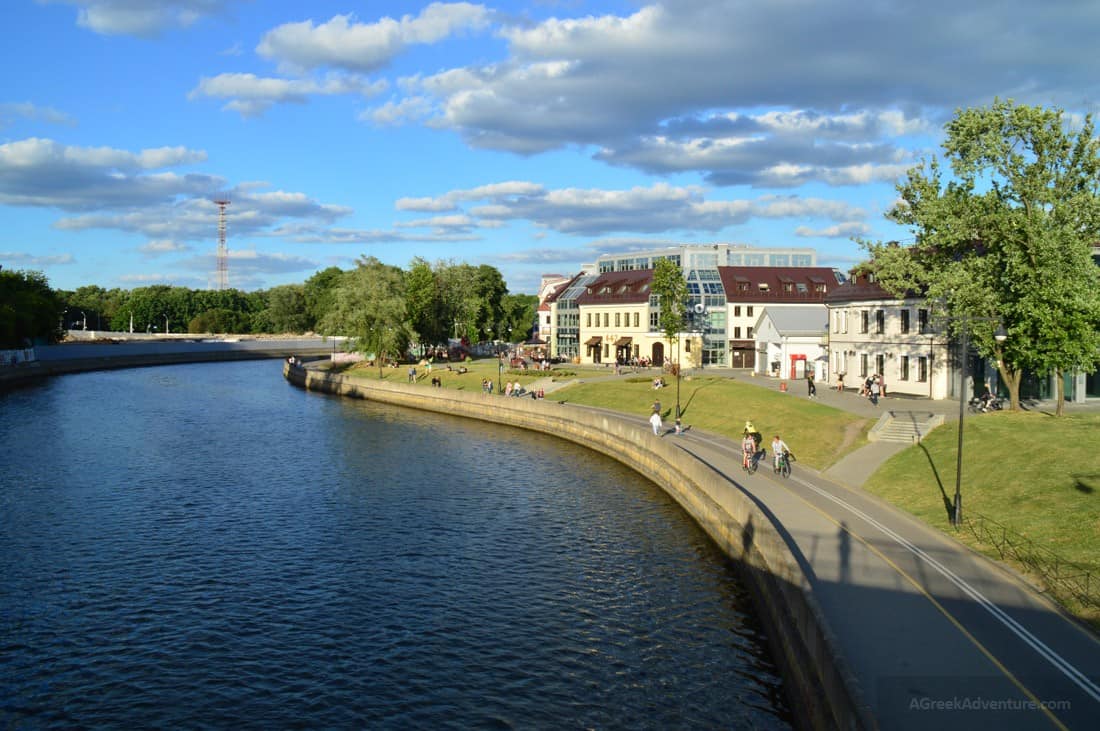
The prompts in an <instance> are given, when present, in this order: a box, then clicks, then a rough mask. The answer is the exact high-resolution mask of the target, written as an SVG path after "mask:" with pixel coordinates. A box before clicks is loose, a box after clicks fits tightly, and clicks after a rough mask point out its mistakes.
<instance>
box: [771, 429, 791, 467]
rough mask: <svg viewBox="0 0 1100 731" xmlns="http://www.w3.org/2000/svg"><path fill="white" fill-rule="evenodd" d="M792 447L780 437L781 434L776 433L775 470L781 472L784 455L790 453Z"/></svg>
mask: <svg viewBox="0 0 1100 731" xmlns="http://www.w3.org/2000/svg"><path fill="white" fill-rule="evenodd" d="M790 451H791V448H790V447H788V446H787V443H786V442H784V441H783V440H782V439H780V438H779V435H778V434H776V435H775V439H773V440H772V457H773V458H774V459H775V471H776V472H779V467H780V466H781V465H782V464H783V457H785V456H786V455H788V454H790Z"/></svg>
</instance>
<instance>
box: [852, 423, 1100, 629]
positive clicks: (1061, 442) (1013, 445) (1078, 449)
mask: <svg viewBox="0 0 1100 731" xmlns="http://www.w3.org/2000/svg"><path fill="white" fill-rule="evenodd" d="M1098 434H1100V415H1097V414H1078V415H1072V416H1065V417H1062V418H1057V419H1056V418H1054V417H1051V416H1048V415H1045V414H1038V413H1019V414H1012V413H996V414H986V415H982V416H980V417H977V418H971V419H967V420H966V425H965V432H964V444H963V481H962V498H963V514H964V516H967V517H969V518H971V519H973V520H976V521H977V520H978V518H979V516H983V517H984V518H985V519H987V520H991V521H995V523H996V524H993V523H989V522H986V523H985V527H986V528H987V529H989V530H988V533H987V532H985V531H982V530H980V525H981V524H980V523H979V530H978V531H974V530H969V529H966V528H964V529H962V530H960V531H958V533H956V532H955V531H954V529H953V528H951V521H950V509H949V508H950V505H951V503H952V500H953V498H954V495H955V473H956V470H955V468H956V458H957V455H958V452H957V446H958V431H957V428H956V424H947V425H945V426H943V427H940V428H939V429H937V430H935V431H934V432H933V433H932V434H930V435H929V436H928V437H927V438H926V439H925V440H924V441H923V442H922V443H921V444H920V445H919V446H917V447H913V448H911V449H907V450H905V451H904V452H901V453H900V454H898V455H896V456H894V457H893V458H892V459H890V460H889V461H888V462H887V463H886V464H885V465H883V466H882V467H881V468H880V469H879V470H878V471H877V472H876V473H875V474H874V475H873V476H872V477H871V479H870V480H869V481H868V482H867V483H866V484H865V485H864V489H866V490H868V491H869V492H873V493H875V494H876V495H879V496H880V497H882V498H884V499H886V500H888V501H889V502H890V503H892V504H894V505H897V506H898V507H900V508H902V509H904V510H907V511H909V512H910V513H912V514H913V515H915V516H917V517H918V518H920V519H921V520H923V521H925V522H927V523H929V524H930V525H933V526H935V527H937V528H940V529H941V530H943V531H945V532H947V533H951V534H953V535H956V536H957V537H958V539H959V540H961V541H963V542H964V543H967V544H968V545H970V546H972V547H974V548H975V549H977V550H979V551H981V552H982V553H985V554H986V555H988V556H990V557H992V558H995V559H997V560H1002V553H1004V551H1003V548H1004V544H1005V543H1006V542H1009V543H1011V544H1014V545H1015V548H1012V549H1011V551H1010V553H1016V554H1023V559H1022V560H1021V558H1020V557H1016V558H1013V557H1012V556H1011V555H1009V556H1006V557H1003V560H1005V561H1006V562H1007V563H1009V564H1010V565H1012V566H1014V567H1015V568H1017V569H1018V570H1020V571H1022V572H1024V573H1026V574H1027V575H1028V576H1029V577H1031V578H1032V579H1033V580H1035V581H1036V583H1038V584H1040V585H1041V586H1043V588H1046V589H1048V590H1050V591H1051V593H1052V594H1053V595H1055V596H1056V597H1057V598H1058V599H1059V601H1061V602H1062V603H1063V604H1064V605H1065V606H1066V607H1067V608H1069V609H1070V610H1071V611H1072V612H1074V613H1075V614H1076V615H1078V616H1080V617H1082V618H1084V619H1086V620H1088V621H1090V622H1091V623H1092V624H1093V625H1094V626H1096V627H1098V628H1100V608H1097V607H1091V606H1088V605H1087V604H1086V603H1083V602H1081V601H1080V600H1079V599H1077V598H1076V597H1074V596H1072V593H1073V592H1072V590H1069V589H1067V588H1066V587H1065V586H1062V585H1060V584H1058V583H1057V582H1053V581H1049V580H1047V579H1044V578H1043V576H1042V573H1043V571H1042V570H1041V569H1039V568H1038V567H1039V566H1041V565H1043V564H1044V563H1046V564H1050V563H1052V562H1053V560H1054V559H1053V557H1051V556H1050V555H1048V554H1046V553H1045V551H1044V550H1043V549H1047V550H1049V551H1052V552H1054V553H1055V554H1057V556H1058V557H1060V558H1061V559H1063V560H1065V561H1068V562H1070V563H1071V564H1074V565H1076V566H1077V567H1078V571H1077V573H1080V572H1083V571H1088V572H1091V574H1092V576H1091V587H1092V592H1093V594H1094V595H1096V596H1100V450H1098V449H1097V435H1098ZM975 532H977V533H979V534H980V535H975ZM990 533H991V534H992V535H989V534H990ZM1016 535H1018V536H1020V537H1022V538H1026V539H1027V541H1023V540H1020V539H1019V538H1016V537H1015V536H1016ZM982 538H984V539H985V540H982ZM1029 542H1030V543H1029ZM998 544H999V545H1000V546H1001V548H998ZM1036 547H1037V548H1036ZM1030 554H1034V558H1033V559H1032V558H1028V556H1029V555H1030ZM1050 570H1051V569H1049V568H1048V569H1046V571H1048V572H1049V571H1050ZM1059 571H1060V572H1061V573H1062V574H1066V575H1072V574H1073V573H1074V570H1073V569H1072V568H1070V567H1067V566H1061V567H1059Z"/></svg>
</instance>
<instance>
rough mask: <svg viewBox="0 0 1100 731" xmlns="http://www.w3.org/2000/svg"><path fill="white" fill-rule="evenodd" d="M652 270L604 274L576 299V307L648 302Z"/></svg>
mask: <svg viewBox="0 0 1100 731" xmlns="http://www.w3.org/2000/svg"><path fill="white" fill-rule="evenodd" d="M652 281H653V270H652V269H634V270H632V271H627V272H604V273H603V274H601V275H600V276H599V277H597V278H596V281H594V282H592V284H590V285H588V288H587V291H586V292H585V293H584V294H582V295H580V296H579V297H577V304H578V305H612V304H637V303H641V302H648V301H649V294H650V292H649V287H650V284H651V283H652Z"/></svg>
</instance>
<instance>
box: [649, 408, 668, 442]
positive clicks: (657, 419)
mask: <svg viewBox="0 0 1100 731" xmlns="http://www.w3.org/2000/svg"><path fill="white" fill-rule="evenodd" d="M649 423H650V425H652V426H653V436H655V437H659V436H661V427H663V426H664V424H663V423H662V422H661V414H660V412H658V411H654V412H653V413H652V414H650V415H649Z"/></svg>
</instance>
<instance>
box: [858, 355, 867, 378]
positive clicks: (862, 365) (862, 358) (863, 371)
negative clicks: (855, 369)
mask: <svg viewBox="0 0 1100 731" xmlns="http://www.w3.org/2000/svg"><path fill="white" fill-rule="evenodd" d="M859 375H860V376H861V377H862V378H866V377H867V354H866V353H860V354H859Z"/></svg>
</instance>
